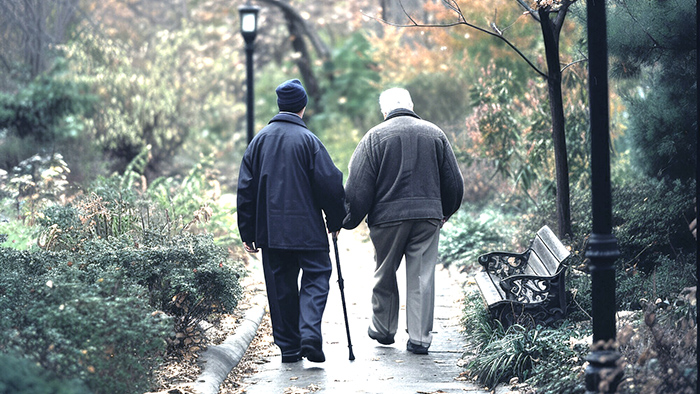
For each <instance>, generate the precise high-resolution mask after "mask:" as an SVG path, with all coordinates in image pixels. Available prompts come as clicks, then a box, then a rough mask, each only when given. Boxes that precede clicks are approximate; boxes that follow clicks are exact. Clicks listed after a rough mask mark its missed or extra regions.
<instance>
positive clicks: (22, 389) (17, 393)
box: [0, 354, 90, 394]
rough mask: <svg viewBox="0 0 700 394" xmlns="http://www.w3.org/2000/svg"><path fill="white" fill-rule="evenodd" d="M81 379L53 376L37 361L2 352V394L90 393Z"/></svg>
mask: <svg viewBox="0 0 700 394" xmlns="http://www.w3.org/2000/svg"><path fill="white" fill-rule="evenodd" d="M89 393H90V391H89V390H88V389H87V388H86V387H85V385H84V384H83V383H82V382H80V381H79V380H70V381H62V380H59V379H56V378H53V377H51V376H50V374H48V373H47V372H46V371H44V370H43V369H41V367H39V366H37V365H36V364H35V363H33V362H31V361H29V360H27V359H25V358H17V357H13V356H10V355H8V354H0V394H89Z"/></svg>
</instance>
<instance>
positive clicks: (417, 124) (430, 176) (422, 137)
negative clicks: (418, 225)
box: [343, 109, 464, 229]
mask: <svg viewBox="0 0 700 394" xmlns="http://www.w3.org/2000/svg"><path fill="white" fill-rule="evenodd" d="M349 170H350V172H349V175H348V180H347V182H346V184H345V199H346V200H345V201H346V210H347V211H348V214H347V216H346V217H345V221H344V222H343V227H344V228H347V229H352V228H355V227H357V226H358V225H359V224H360V222H362V219H363V218H364V217H365V216H367V224H368V225H369V226H370V227H371V226H375V225H379V224H383V223H389V222H396V221H404V220H415V219H425V220H429V219H437V220H442V219H447V218H449V217H450V216H451V215H452V214H453V213H455V212H456V211H457V209H459V206H460V204H461V203H462V197H463V195H464V182H463V179H462V173H461V172H460V170H459V167H458V165H457V159H456V158H455V155H454V152H453V151H452V147H451V146H450V143H449V141H448V140H447V137H446V136H445V133H443V132H442V130H440V128H439V127H437V126H436V125H434V124H432V123H430V122H428V121H425V120H423V119H421V118H420V117H419V116H418V115H416V114H415V113H414V112H413V111H409V110H407V109H397V110H395V111H392V112H391V113H390V114H389V115H388V116H387V118H386V119H385V120H384V122H382V123H380V124H379V125H377V126H375V127H373V128H372V129H371V130H369V131H368V132H367V134H365V136H364V137H363V138H362V140H361V141H360V143H359V144H358V145H357V148H356V149H355V152H354V153H353V155H352V158H351V159H350V165H349Z"/></svg>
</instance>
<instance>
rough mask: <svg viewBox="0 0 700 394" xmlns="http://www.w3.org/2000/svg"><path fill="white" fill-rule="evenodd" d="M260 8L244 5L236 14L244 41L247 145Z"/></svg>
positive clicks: (252, 120) (251, 123)
mask: <svg viewBox="0 0 700 394" xmlns="http://www.w3.org/2000/svg"><path fill="white" fill-rule="evenodd" d="M259 11H260V7H257V6H254V5H250V4H245V5H242V6H240V7H238V14H239V15H240V19H241V35H242V36H243V39H244V40H245V60H246V106H247V110H246V123H247V128H248V129H247V135H248V143H249V144H250V141H251V140H252V139H253V127H254V126H255V124H254V123H255V121H254V119H253V118H254V116H253V115H254V112H253V111H254V108H253V97H254V91H253V51H254V50H255V45H254V44H253V42H254V41H255V35H256V34H257V32H258V12H259Z"/></svg>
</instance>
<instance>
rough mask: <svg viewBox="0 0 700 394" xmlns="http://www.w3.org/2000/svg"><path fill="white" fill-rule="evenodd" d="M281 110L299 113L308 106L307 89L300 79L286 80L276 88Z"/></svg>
mask: <svg viewBox="0 0 700 394" xmlns="http://www.w3.org/2000/svg"><path fill="white" fill-rule="evenodd" d="M275 92H276V93H277V106H278V107H279V109H280V111H285V112H294V113H298V112H299V111H301V109H302V108H304V107H306V102H307V101H308V100H307V98H306V90H304V87H303V86H302V85H301V81H299V80H298V79H290V80H289V81H284V82H282V83H281V84H280V86H278V87H277V89H275Z"/></svg>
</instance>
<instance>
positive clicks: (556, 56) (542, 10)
mask: <svg viewBox="0 0 700 394" xmlns="http://www.w3.org/2000/svg"><path fill="white" fill-rule="evenodd" d="M398 1H399V3H401V0H398ZM517 1H518V6H519V7H520V8H521V9H524V10H525V13H526V14H527V15H529V16H530V17H531V18H532V19H533V20H534V21H536V22H537V23H538V24H539V26H540V30H541V34H542V39H543V45H544V57H545V62H546V66H547V69H546V71H543V70H541V69H540V68H539V67H538V65H537V64H536V63H535V61H533V60H531V59H530V57H529V56H528V55H526V54H525V53H524V52H523V51H522V50H521V49H519V48H518V46H517V45H516V44H515V43H514V42H513V41H512V40H511V38H509V37H507V36H506V33H507V31H508V29H509V28H510V26H511V23H505V24H503V23H501V21H499V20H498V13H497V11H496V12H495V13H494V18H493V19H492V20H491V21H490V22H489V24H488V26H478V25H477V24H475V23H473V22H471V20H472V18H471V17H470V16H469V15H467V14H466V13H465V12H463V11H462V8H461V7H460V5H459V4H458V3H457V1H455V0H443V1H442V3H443V5H444V6H445V7H446V8H447V9H449V10H451V11H452V12H453V14H454V16H456V21H454V22H451V23H423V22H417V21H416V20H415V19H413V17H412V16H411V15H410V14H408V13H406V17H407V18H408V19H409V22H408V23H406V24H397V23H391V24H393V25H396V26H401V27H449V26H458V25H465V26H468V27H470V28H472V29H475V30H477V31H479V32H481V33H484V34H488V35H490V36H492V37H495V38H497V39H499V40H500V41H502V42H503V43H505V44H506V45H507V46H508V47H510V48H511V49H512V50H513V51H515V52H516V53H517V54H518V55H519V56H520V57H521V58H522V59H523V60H524V61H525V62H526V63H527V64H528V65H529V66H530V67H531V68H532V69H533V70H534V71H535V72H536V73H537V74H538V75H539V76H540V77H541V78H543V79H544V80H545V81H546V82H547V88H548V97H549V106H550V116H551V123H552V142H553V148H554V157H555V160H554V161H555V168H556V183H557V189H556V199H557V222H558V226H559V235H560V236H561V237H564V236H567V235H572V230H571V208H570V205H571V204H570V198H569V194H570V193H569V164H568V159H567V147H566V128H565V117H564V107H563V98H562V71H563V69H565V68H566V67H564V68H563V67H562V66H561V60H560V49H559V44H560V34H561V32H562V28H563V26H564V21H565V19H566V16H567V14H568V12H569V10H570V7H571V6H572V5H573V4H574V3H575V1H571V0H537V1H536V2H535V4H534V8H533V7H531V6H530V5H529V4H527V3H526V2H524V1H522V0H517ZM388 23H390V22H388ZM512 23H514V21H513V22H512Z"/></svg>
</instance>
